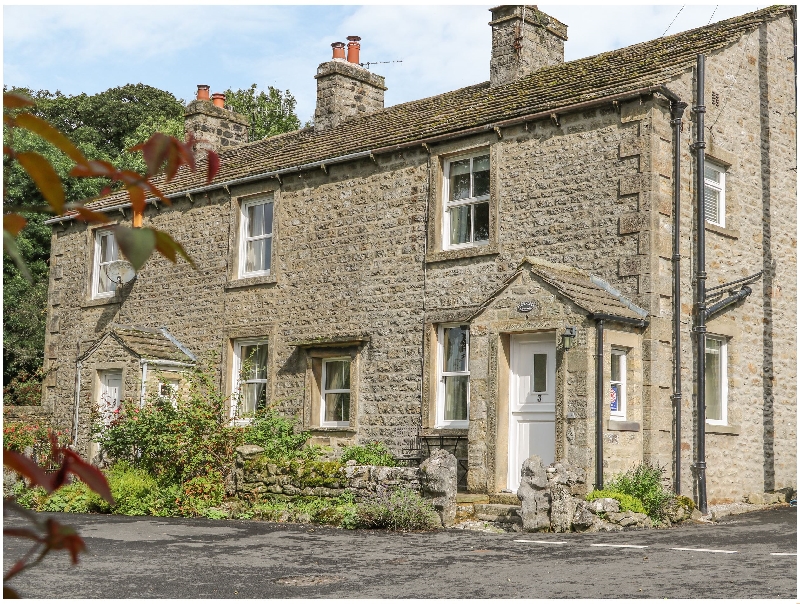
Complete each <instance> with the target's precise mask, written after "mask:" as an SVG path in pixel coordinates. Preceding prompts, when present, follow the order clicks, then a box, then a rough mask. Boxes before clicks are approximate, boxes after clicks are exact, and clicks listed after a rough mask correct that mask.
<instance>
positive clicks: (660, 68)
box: [89, 6, 791, 209]
mask: <svg viewBox="0 0 800 604" xmlns="http://www.w3.org/2000/svg"><path fill="white" fill-rule="evenodd" d="M790 10H791V7H790V6H773V7H769V8H766V9H762V10H759V11H756V12H753V13H749V14H746V15H742V16H739V17H734V18H732V19H727V20H725V21H720V22H718V23H715V24H713V25H709V26H706V27H701V28H698V29H693V30H690V31H686V32H682V33H679V34H675V35H672V36H668V37H664V38H659V39H656V40H652V41H649V42H643V43H641V44H635V45H633V46H628V47H626V48H622V49H619V50H614V51H611V52H606V53H602V54H599V55H596V56H593V57H587V58H584V59H579V60H576V61H570V62H567V63H562V64H559V65H555V66H552V67H547V68H544V69H541V70H539V71H537V72H535V73H533V74H531V75H529V76H527V77H525V78H522V79H520V80H517V81H515V82H511V83H509V84H506V85H503V86H497V87H494V88H490V87H489V82H483V83H481V84H477V85H474V86H468V87H466V88H461V89H460V90H455V91H453V92H448V93H445V94H440V95H438V96H432V97H428V98H425V99H421V100H418V101H412V102H409V103H403V104H400V105H395V106H392V107H389V108H387V109H383V110H381V111H377V112H375V113H372V114H369V115H364V116H359V117H354V118H351V119H349V120H347V121H345V122H343V123H342V124H340V125H338V126H337V127H335V128H331V129H329V130H325V131H323V132H314V130H313V128H305V129H303V130H298V131H295V132H289V133H287V134H281V135H278V136H274V137H271V138H268V139H264V140H261V141H256V142H253V143H248V144H245V145H242V146H239V147H236V148H234V149H231V150H227V151H223V152H222V153H220V159H221V169H220V172H219V174H218V175H217V177H216V178H215V180H214V182H218V183H223V182H226V181H230V180H233V179H237V178H243V177H247V176H252V175H257V174H262V173H264V172H269V171H274V170H279V169H284V168H290V167H295V166H299V165H302V164H306V163H312V162H316V161H321V160H326V159H331V158H335V157H341V156H343V155H347V154H352V153H358V152H365V151H370V150H376V149H379V148H383V147H389V146H392V145H398V144H402V143H407V142H410V141H416V140H422V139H425V138H430V137H434V136H440V135H447V134H454V133H457V132H459V131H462V130H466V129H469V128H475V127H481V126H489V125H491V124H493V123H496V122H498V121H501V120H507V119H511V118H514V117H519V116H524V115H528V114H531V113H538V112H541V111H553V110H556V109H558V108H559V107H565V106H568V105H572V104H575V103H580V102H585V101H591V100H596V99H600V98H604V97H607V96H611V95H614V94H621V93H626V92H632V91H635V90H638V89H641V88H645V87H648V86H656V85H661V84H666V83H668V82H669V81H671V80H673V79H675V78H676V77H677V76H679V75H680V74H681V73H683V72H684V71H685V70H687V69H689V68H691V67H692V65H694V63H695V61H696V57H697V54H698V53H705V54H708V53H711V52H713V51H716V50H719V49H722V48H724V47H726V46H728V45H730V44H732V43H734V42H736V41H737V40H738V39H739V38H740V37H741V36H742V35H743V34H746V33H748V32H750V31H752V30H754V29H756V28H757V27H758V26H759V25H760V24H761V23H762V22H764V21H767V20H771V19H774V18H776V17H779V16H781V15H782V14H783V13H786V12H789V11H790ZM204 174H205V159H202V160H201V161H199V162H198V169H197V172H196V173H194V174H192V173H190V172H188V170H186V169H181V171H180V172H179V173H178V175H177V176H176V178H175V179H174V180H173V181H172V182H170V183H163V182H161V181H160V180H159V179H156V180H155V182H156V183H157V184H158V186H159V187H160V188H161V190H162V192H164V193H165V194H171V193H179V192H181V191H186V190H189V189H191V188H195V187H201V186H203V185H205V176H204ZM127 202H128V197H127V194H126V193H124V192H120V193H115V194H114V195H111V196H109V197H106V198H104V199H102V200H99V201H97V202H94V203H92V204H89V207H91V208H94V209H102V208H107V207H111V206H116V205H119V204H127Z"/></svg>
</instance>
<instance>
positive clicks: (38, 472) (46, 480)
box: [3, 449, 55, 493]
mask: <svg viewBox="0 0 800 604" xmlns="http://www.w3.org/2000/svg"><path fill="white" fill-rule="evenodd" d="M3 465H4V466H6V467H8V468H11V469H12V470H14V471H16V472H19V473H20V474H22V475H23V476H24V477H25V478H27V479H28V480H30V482H31V486H37V485H38V486H41V487H43V488H44V490H45V491H47V492H48V493H52V492H53V491H54V490H55V488H54V487H53V477H52V476H51V475H49V474H47V473H45V471H44V470H43V469H42V468H40V467H39V465H38V464H37V463H36V462H35V461H33V460H32V459H31V458H30V457H26V456H25V455H21V454H20V453H17V452H16V451H9V450H8V449H3Z"/></svg>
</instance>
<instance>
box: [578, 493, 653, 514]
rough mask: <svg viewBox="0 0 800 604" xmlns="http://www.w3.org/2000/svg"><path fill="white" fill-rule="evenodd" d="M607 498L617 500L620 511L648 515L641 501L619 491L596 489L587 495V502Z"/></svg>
mask: <svg viewBox="0 0 800 604" xmlns="http://www.w3.org/2000/svg"><path fill="white" fill-rule="evenodd" d="M606 497H609V498H611V499H616V500H617V501H618V502H619V509H620V511H621V512H636V513H637V514H645V513H646V512H645V510H644V506H643V505H642V502H641V501H640V500H639V499H637V498H636V497H634V496H632V495H626V494H625V493H620V492H619V491H614V490H612V489H603V490H602V491H598V490H597V489H595V490H594V491H592V492H591V493H589V494H588V495H586V501H594V500H595V499H604V498H606Z"/></svg>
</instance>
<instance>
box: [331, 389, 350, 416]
mask: <svg viewBox="0 0 800 604" xmlns="http://www.w3.org/2000/svg"><path fill="white" fill-rule="evenodd" d="M325 421H326V422H349V421H350V393H349V392H333V393H329V394H326V395H325Z"/></svg>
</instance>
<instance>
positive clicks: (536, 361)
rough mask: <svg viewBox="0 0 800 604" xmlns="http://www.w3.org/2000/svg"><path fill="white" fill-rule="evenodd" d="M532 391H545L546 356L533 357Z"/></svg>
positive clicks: (537, 355)
mask: <svg viewBox="0 0 800 604" xmlns="http://www.w3.org/2000/svg"><path fill="white" fill-rule="evenodd" d="M533 391H534V392H546V391H547V354H534V355H533Z"/></svg>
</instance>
